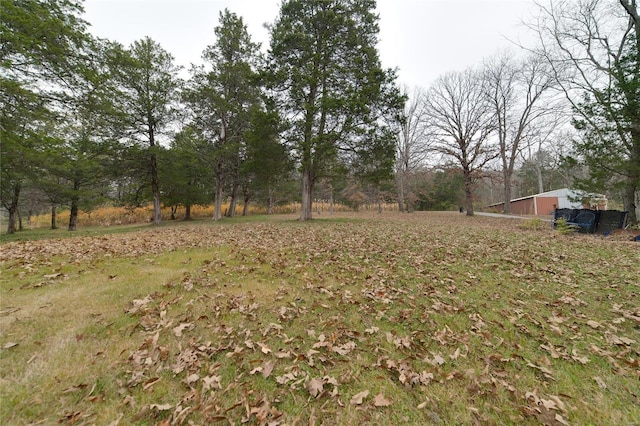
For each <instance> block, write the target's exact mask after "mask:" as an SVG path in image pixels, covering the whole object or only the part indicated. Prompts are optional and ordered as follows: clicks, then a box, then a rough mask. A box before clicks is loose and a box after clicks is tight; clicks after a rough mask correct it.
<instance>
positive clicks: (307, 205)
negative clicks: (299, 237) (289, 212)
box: [300, 168, 313, 220]
mask: <svg viewBox="0 0 640 426" xmlns="http://www.w3.org/2000/svg"><path fill="white" fill-rule="evenodd" d="M312 211H313V173H312V172H311V170H310V168H305V170H303V171H302V207H301V214H300V220H311V219H312V216H311V215H312Z"/></svg>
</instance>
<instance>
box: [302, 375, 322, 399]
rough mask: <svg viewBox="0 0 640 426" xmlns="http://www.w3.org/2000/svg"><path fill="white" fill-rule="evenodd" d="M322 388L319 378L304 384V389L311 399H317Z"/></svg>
mask: <svg viewBox="0 0 640 426" xmlns="http://www.w3.org/2000/svg"><path fill="white" fill-rule="evenodd" d="M323 388H324V382H323V380H322V379H320V378H313V379H311V380H309V381H308V382H307V383H306V384H305V389H307V391H308V392H309V393H310V394H311V396H312V397H314V398H317V397H318V395H320V394H321V393H322V390H323Z"/></svg>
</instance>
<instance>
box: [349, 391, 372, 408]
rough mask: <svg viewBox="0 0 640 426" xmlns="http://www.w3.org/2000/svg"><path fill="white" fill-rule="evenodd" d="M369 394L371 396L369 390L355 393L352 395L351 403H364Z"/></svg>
mask: <svg viewBox="0 0 640 426" xmlns="http://www.w3.org/2000/svg"><path fill="white" fill-rule="evenodd" d="M368 396H369V391H368V390H365V391H362V392H360V393H357V394H355V395H354V396H353V397H351V400H350V401H349V403H350V404H351V405H362V403H363V402H364V400H365V398H366V397H368Z"/></svg>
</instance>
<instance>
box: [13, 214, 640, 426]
mask: <svg viewBox="0 0 640 426" xmlns="http://www.w3.org/2000/svg"><path fill="white" fill-rule="evenodd" d="M536 228H537V227H535V226H523V224H522V223H521V222H519V221H514V220H510V219H506V220H501V219H493V218H483V217H472V218H469V217H466V216H463V215H458V214H452V213H416V214H411V215H406V214H405V215H401V214H392V213H384V214H383V215H377V214H376V215H374V214H368V213H362V214H359V215H357V214H354V215H344V214H341V215H339V216H335V217H334V216H332V217H331V219H326V218H325V216H323V218H322V219H320V220H315V221H313V222H311V223H299V222H296V221H295V220H292V219H291V217H279V218H263V219H261V220H257V221H256V220H254V221H225V222H222V223H213V222H195V223H181V224H175V225H171V226H163V227H160V228H146V229H143V230H135V231H134V232H133V231H132V232H129V233H113V234H109V235H98V234H96V233H92V234H91V235H86V236H78V237H73V238H62V239H61V238H55V239H40V240H37V241H27V242H24V241H23V242H10V243H5V244H3V245H2V246H1V247H0V250H1V254H0V262H1V263H0V267H1V271H2V274H1V277H0V290H1V293H0V296H1V299H0V326H1V335H0V348H2V352H1V353H0V399H1V401H2V403H1V404H0V421H1V422H2V423H3V424H33V423H40V424H54V423H62V424H110V425H118V424H175V425H182V424H189V423H192V424H212V423H219V424H239V423H242V422H248V423H250V424H362V423H366V424H380V425H387V424H394V423H395V424H547V425H562V424H594V425H595V424H620V425H628V424H637V422H638V419H639V418H640V408H639V407H640V388H639V386H638V383H639V380H640V366H639V361H638V360H639V358H640V344H639V341H640V333H639V329H640V328H639V327H640V305H638V294H639V293H640V289H639V284H638V281H639V280H638V276H639V274H640V266H639V265H640V250H639V247H638V245H637V243H629V242H615V241H610V240H606V239H603V238H600V237H594V236H585V235H574V236H564V235H559V234H557V233H553V232H552V231H551V230H550V229H546V228H543V229H536ZM634 422H635V423H634Z"/></svg>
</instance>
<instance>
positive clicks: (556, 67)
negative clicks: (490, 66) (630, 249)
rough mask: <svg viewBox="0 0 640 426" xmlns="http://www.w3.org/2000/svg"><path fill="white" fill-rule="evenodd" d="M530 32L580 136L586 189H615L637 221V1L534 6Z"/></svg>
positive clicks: (639, 157) (639, 41)
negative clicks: (591, 186) (536, 9)
mask: <svg viewBox="0 0 640 426" xmlns="http://www.w3.org/2000/svg"><path fill="white" fill-rule="evenodd" d="M538 6H539V10H540V14H539V17H538V19H537V21H536V22H534V23H532V24H530V27H531V28H532V29H533V30H534V31H536V32H537V34H538V36H539V41H540V46H541V47H540V49H539V50H538V51H537V53H539V54H540V56H541V57H543V58H544V59H546V60H547V62H548V63H549V64H550V66H551V67H552V70H553V75H554V77H555V78H556V79H557V81H558V84H559V86H560V87H561V89H562V90H563V92H564V93H565V95H566V98H567V99H568V100H569V102H570V103H571V105H572V107H573V110H574V113H575V115H576V117H575V119H576V120H575V121H576V123H577V125H578V127H579V129H580V130H581V131H582V132H583V136H584V137H583V139H582V140H581V141H579V142H578V143H577V144H576V150H577V152H578V154H579V157H581V158H580V159H579V160H580V161H582V162H584V163H585V164H586V165H587V166H589V172H590V176H589V179H588V180H587V183H590V184H595V183H597V184H598V185H599V186H601V187H603V188H604V187H606V188H609V187H610V186H611V185H619V186H620V187H621V189H622V193H623V194H622V198H623V202H624V206H625V209H626V210H628V211H629V213H630V220H631V221H632V222H637V210H636V199H637V198H639V193H640V191H639V188H640V101H639V95H638V93H640V14H639V11H638V5H637V2H636V0H618V1H613V0H578V1H566V0H554V1H550V2H549V3H548V4H538Z"/></svg>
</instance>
